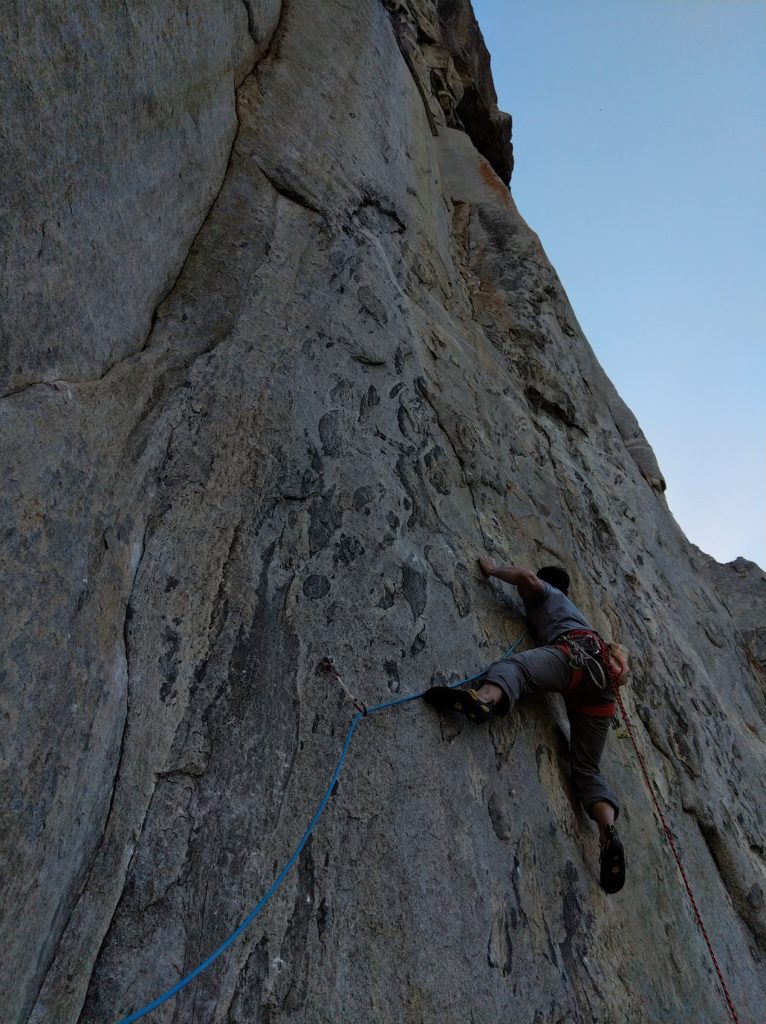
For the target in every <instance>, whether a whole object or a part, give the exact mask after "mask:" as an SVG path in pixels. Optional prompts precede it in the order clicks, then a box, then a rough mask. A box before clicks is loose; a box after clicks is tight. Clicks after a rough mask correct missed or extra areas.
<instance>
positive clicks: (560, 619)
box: [523, 583, 593, 644]
mask: <svg viewBox="0 0 766 1024" xmlns="http://www.w3.org/2000/svg"><path fill="white" fill-rule="evenodd" d="M544 586H545V590H544V591H543V593H542V594H540V596H539V597H533V598H526V597H525V598H524V599H523V600H524V613H525V614H526V617H527V621H528V622H529V624H530V626H531V627H532V629H533V630H534V631H535V633H536V634H537V639H538V642H539V643H541V644H551V643H553V641H554V640H555V639H556V637H559V636H561V634H562V633H567V632H569V630H570V629H593V626H591V624H590V623H589V622H588V620H587V619H586V618H585V616H584V615H583V614H582V612H581V611H579V609H578V608H577V607H576V606H575V605H573V604H572V602H571V601H570V600H569V598H568V597H567V596H566V594H562V592H561V591H560V590H556V588H555V587H552V586H551V585H550V583H545V584H544Z"/></svg>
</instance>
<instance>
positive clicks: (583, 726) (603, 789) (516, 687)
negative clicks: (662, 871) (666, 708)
mask: <svg viewBox="0 0 766 1024" xmlns="http://www.w3.org/2000/svg"><path fill="white" fill-rule="evenodd" d="M570 677H571V671H570V668H569V663H568V661H567V659H566V657H565V655H564V654H563V653H562V652H561V651H560V650H559V649H558V648H557V647H536V648H534V650H531V651H523V652H522V653H521V654H512V655H510V656H509V657H508V658H503V659H502V660H501V661H496V662H495V663H494V664H493V665H490V666H489V668H488V669H487V671H486V672H485V673H484V674H483V676H482V677H481V679H480V680H479V681H478V684H479V685H480V684H481V683H494V684H495V685H496V686H499V687H500V689H501V690H502V691H503V693H504V694H505V696H506V697H507V703H504V704H503V706H502V707H501V708H499V709H498V713H499V714H501V715H505V714H508V712H509V711H510V710H511V709H512V708H513V705H514V704H515V703H516V701H517V700H518V699H519V697H522V696H524V694H531V693H561V694H566V692H567V690H568V689H569V683H570ZM568 714H569V727H570V741H569V767H570V770H571V773H572V783H573V785H574V789H575V793H576V794H577V797H578V799H579V800H581V801H582V804H583V806H584V807H585V810H586V812H587V813H588V815H590V817H593V815H592V814H591V807H592V806H593V804H594V803H597V802H598V801H599V800H606V801H607V802H608V803H610V804H611V805H612V807H614V813H615V817H616V816H617V815H619V813H620V804H619V801H618V799H617V797H616V796H615V794H614V792H613V790H611V789H610V788H609V786H608V785H607V783H606V780H605V779H604V776H603V775H602V774H601V768H600V764H601V755H602V753H603V751H604V746H605V745H606V738H607V736H608V734H609V726H610V725H611V722H612V720H611V718H596V717H595V716H591V715H585V714H582V713H578V712H576V711H569V709H568Z"/></svg>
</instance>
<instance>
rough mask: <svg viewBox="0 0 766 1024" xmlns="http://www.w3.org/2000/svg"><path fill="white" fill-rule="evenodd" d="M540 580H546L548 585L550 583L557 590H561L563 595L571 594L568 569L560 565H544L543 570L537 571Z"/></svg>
mask: <svg viewBox="0 0 766 1024" xmlns="http://www.w3.org/2000/svg"><path fill="white" fill-rule="evenodd" d="M537 577H538V579H541V580H545V582H546V583H550V585H551V586H552V587H555V588H556V590H560V591H561V593H562V594H568V593H569V573H568V572H567V571H566V569H562V568H561V566H560V565H544V566H543V567H542V569H538V570H537Z"/></svg>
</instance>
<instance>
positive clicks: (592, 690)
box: [554, 629, 618, 718]
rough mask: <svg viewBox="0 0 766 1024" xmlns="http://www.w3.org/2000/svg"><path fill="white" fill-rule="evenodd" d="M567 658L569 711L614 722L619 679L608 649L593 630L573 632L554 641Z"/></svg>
mask: <svg viewBox="0 0 766 1024" xmlns="http://www.w3.org/2000/svg"><path fill="white" fill-rule="evenodd" d="M554 647H557V648H558V649H559V650H560V651H561V652H562V653H563V654H564V656H565V657H566V658H567V660H568V662H569V668H570V669H571V676H570V680H569V689H568V690H567V691H566V693H565V694H564V701H565V703H566V706H567V710H568V711H575V712H577V713H578V714H580V715H587V716H589V717H590V718H613V717H614V713H615V711H616V710H617V707H616V705H615V702H614V693H613V691H614V689H615V688H616V686H617V685H618V684H617V676H616V675H615V672H614V670H613V669H612V667H611V663H610V655H609V645H608V644H607V642H606V640H604V639H603V637H601V636H599V634H598V633H596V632H595V631H594V630H590V629H574V630H570V631H568V632H567V633H564V634H563V635H562V636H560V637H558V638H557V639H556V640H555V641H554Z"/></svg>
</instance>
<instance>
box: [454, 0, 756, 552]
mask: <svg viewBox="0 0 766 1024" xmlns="http://www.w3.org/2000/svg"><path fill="white" fill-rule="evenodd" d="M473 5H474V10H475V12H476V16H477V18H478V20H479V24H480V25H481V28H482V31H483V33H484V38H485V40H486V43H487V46H488V48H489V51H490V53H491V54H492V71H493V75H494V80H495V88H496V89H497V93H498V99H499V104H500V106H501V107H502V108H503V109H504V110H507V111H508V112H509V113H510V114H512V115H513V142H514V154H515V158H516V167H515V170H514V173H513V179H512V182H511V188H512V191H513V195H514V198H515V200H516V202H517V204H518V206H519V209H520V211H521V213H522V214H523V215H524V217H525V218H526V219H527V220H528V222H529V224H530V226H531V227H532V228H533V229H534V230H535V231H536V232H537V233H538V234H539V235H540V238H541V241H542V243H543V246H544V247H545V249H546V252H547V253H548V256H549V257H550V259H551V261H552V263H553V265H554V266H555V267H556V270H557V271H558V273H559V276H560V277H561V280H562V281H563V284H564V287H565V288H566V290H567V293H568V295H569V298H570V301H571V302H572V305H573V307H574V310H575V313H576V314H577V317H578V319H579V321H580V324H581V325H582V327H583V330H584V331H585V333H586V335H587V337H588V340H589V341H590V343H591V345H592V346H593V348H594V350H595V352H596V355H597V356H598V358H599V360H600V361H601V363H602V365H603V366H604V368H605V369H606V371H607V373H608V374H609V376H610V377H611V378H612V380H613V381H614V383H615V385H616V387H617V389H618V390H619V392H620V394H621V395H622V396H623V398H624V399H625V400H626V401H627V403H628V404H629V405H630V406H631V408H632V409H633V411H634V412H635V414H636V416H637V417H638V419H639V422H640V423H641V426H642V428H643V430H644V433H645V434H646V435H647V438H648V439H649V442H650V443H651V444H652V446H653V447H654V450H655V452H656V454H657V457H658V459H659V462H660V466H661V468H662V470H663V473H664V475H665V478H666V480H667V482H668V492H667V498H668V502H669V504H670V507H671V509H672V510H673V513H674V514H675V516H676V519H677V520H678V522H679V523H680V524H681V527H682V528H683V530H684V531H685V533H686V534H687V536H688V537H689V539H690V540H691V541H693V542H694V543H695V544H698V545H699V546H700V547H701V548H702V549H703V550H705V551H707V552H708V553H710V554H712V555H714V556H715V557H716V558H718V559H719V560H720V561H729V560H730V559H732V558H735V557H736V556H737V555H744V556H745V557H746V558H750V559H752V560H753V561H756V562H758V563H759V564H760V565H761V566H763V567H766V412H765V411H764V410H765V409H766V401H765V400H764V393H765V392H766V0H473Z"/></svg>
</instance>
